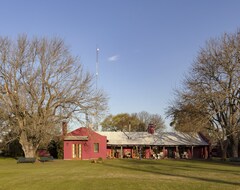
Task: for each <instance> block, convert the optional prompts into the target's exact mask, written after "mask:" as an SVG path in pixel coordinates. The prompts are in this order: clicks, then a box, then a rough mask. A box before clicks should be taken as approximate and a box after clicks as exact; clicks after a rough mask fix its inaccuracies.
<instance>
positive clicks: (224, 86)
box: [168, 31, 240, 158]
mask: <svg viewBox="0 0 240 190" xmlns="http://www.w3.org/2000/svg"><path fill="white" fill-rule="evenodd" d="M177 94H178V96H177V97H176V101H175V102H174V103H173V104H172V106H170V108H169V109H168V114H169V115H171V116H172V119H173V124H174V126H175V128H176V129H180V130H186V129H187V128H188V126H189V125H191V126H192V127H191V130H197V131H201V130H207V131H208V133H209V134H211V135H212V136H214V137H215V138H216V139H218V141H219V143H220V145H221V148H222V152H223V158H226V150H227V148H228V147H230V148H231V150H232V153H231V156H233V157H237V156H238V143H239V135H240V117H239V116H240V33H239V31H237V32H236V33H233V34H227V33H225V34H224V35H223V36H222V37H220V38H215V39H211V40H209V41H208V42H207V43H206V46H205V47H204V48H202V49H201V50H200V51H199V53H198V56H197V58H196V60H195V61H194V63H193V65H192V68H191V70H190V72H189V75H188V76H186V78H185V81H184V85H183V89H182V90H178V93H177Z"/></svg>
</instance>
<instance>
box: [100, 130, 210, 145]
mask: <svg viewBox="0 0 240 190" xmlns="http://www.w3.org/2000/svg"><path fill="white" fill-rule="evenodd" d="M98 133H99V134H100V135H104V136H106V137H107V140H108V143H107V144H108V145H162V146H180V145H185V146H197V145H198V146H200V145H202V146H204V145H208V143H207V142H206V141H204V139H203V138H202V137H201V136H200V135H199V134H197V133H192V134H187V133H181V132H162V133H154V134H149V133H148V132H98Z"/></svg>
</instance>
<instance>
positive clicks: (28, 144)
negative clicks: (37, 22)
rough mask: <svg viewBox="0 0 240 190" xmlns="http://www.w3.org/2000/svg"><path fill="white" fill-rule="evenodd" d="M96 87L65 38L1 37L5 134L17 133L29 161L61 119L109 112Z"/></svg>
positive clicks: (0, 84) (0, 83)
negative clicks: (9, 132)
mask: <svg viewBox="0 0 240 190" xmlns="http://www.w3.org/2000/svg"><path fill="white" fill-rule="evenodd" d="M92 83H93V76H92V75H90V74H89V73H87V72H84V71H83V68H82V65H81V64H80V63H79V61H78V59H77V58H76V57H73V56H72V55H71V54H70V52H69V49H68V47H67V46H66V45H65V44H64V42H63V41H62V40H61V39H58V38H54V39H46V38H34V39H31V40H30V39H28V38H27V36H19V37H18V39H17V41H16V42H14V41H12V40H10V39H9V38H7V37H0V105H1V107H0V117H1V118H0V119H1V120H2V121H3V123H2V125H1V127H0V130H1V131H6V129H7V131H11V133H12V134H15V138H17V139H19V142H20V144H21V145H22V149H23V151H24V154H25V156H26V157H33V156H34V155H35V153H36V150H37V148H38V147H39V145H41V144H47V143H48V142H49V141H50V140H51V139H52V137H53V136H54V135H56V134H57V133H59V128H60V127H61V123H62V120H71V119H78V118H80V116H81V114H82V113H85V112H88V114H91V113H94V110H95V109H96V107H97V108H98V109H97V110H98V111H99V112H101V111H104V110H105V108H106V103H107V99H106V96H105V95H104V93H103V92H101V91H100V90H98V91H97V90H95V89H94V88H93V85H92ZM1 131H0V133H1Z"/></svg>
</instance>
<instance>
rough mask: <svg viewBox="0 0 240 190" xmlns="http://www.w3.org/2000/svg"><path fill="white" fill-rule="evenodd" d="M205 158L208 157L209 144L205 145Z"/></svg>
mask: <svg viewBox="0 0 240 190" xmlns="http://www.w3.org/2000/svg"><path fill="white" fill-rule="evenodd" d="M204 158H205V159H208V147H207V146H205V147H204Z"/></svg>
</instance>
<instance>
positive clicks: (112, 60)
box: [108, 55, 119, 62]
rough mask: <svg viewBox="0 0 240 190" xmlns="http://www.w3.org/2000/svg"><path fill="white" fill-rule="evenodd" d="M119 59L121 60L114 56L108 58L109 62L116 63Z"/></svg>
mask: <svg viewBox="0 0 240 190" xmlns="http://www.w3.org/2000/svg"><path fill="white" fill-rule="evenodd" d="M118 59H119V55H113V56H111V57H109V58H108V61H110V62H114V61H117V60H118Z"/></svg>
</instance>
